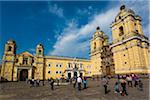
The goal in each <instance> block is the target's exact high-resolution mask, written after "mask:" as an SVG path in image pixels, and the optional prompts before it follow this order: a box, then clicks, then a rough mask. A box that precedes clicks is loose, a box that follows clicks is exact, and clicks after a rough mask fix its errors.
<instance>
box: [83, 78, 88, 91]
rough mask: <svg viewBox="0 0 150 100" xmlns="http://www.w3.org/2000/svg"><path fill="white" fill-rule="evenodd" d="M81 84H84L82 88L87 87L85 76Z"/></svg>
mask: <svg viewBox="0 0 150 100" xmlns="http://www.w3.org/2000/svg"><path fill="white" fill-rule="evenodd" d="M83 85H84V89H86V88H87V79H86V77H84V79H83Z"/></svg>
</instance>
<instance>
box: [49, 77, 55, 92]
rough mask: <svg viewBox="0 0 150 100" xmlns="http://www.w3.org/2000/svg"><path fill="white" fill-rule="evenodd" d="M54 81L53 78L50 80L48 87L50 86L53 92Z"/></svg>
mask: <svg viewBox="0 0 150 100" xmlns="http://www.w3.org/2000/svg"><path fill="white" fill-rule="evenodd" d="M54 82H55V81H54V79H53V78H51V79H50V86H51V90H54Z"/></svg>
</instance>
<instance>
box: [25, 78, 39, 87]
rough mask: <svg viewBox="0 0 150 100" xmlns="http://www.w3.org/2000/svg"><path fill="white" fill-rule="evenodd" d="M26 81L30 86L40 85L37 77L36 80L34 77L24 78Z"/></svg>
mask: <svg viewBox="0 0 150 100" xmlns="http://www.w3.org/2000/svg"><path fill="white" fill-rule="evenodd" d="M26 83H27V84H30V87H35V86H36V87H38V86H40V80H39V79H37V80H35V79H31V80H28V79H26Z"/></svg>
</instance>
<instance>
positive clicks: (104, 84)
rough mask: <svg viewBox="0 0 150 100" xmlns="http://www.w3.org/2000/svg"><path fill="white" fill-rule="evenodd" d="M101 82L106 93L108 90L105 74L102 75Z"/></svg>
mask: <svg viewBox="0 0 150 100" xmlns="http://www.w3.org/2000/svg"><path fill="white" fill-rule="evenodd" d="M102 84H103V86H104V90H105V94H107V93H108V91H107V86H108V79H107V78H106V76H104V77H103V78H102Z"/></svg>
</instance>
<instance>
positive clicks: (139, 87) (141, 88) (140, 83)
mask: <svg viewBox="0 0 150 100" xmlns="http://www.w3.org/2000/svg"><path fill="white" fill-rule="evenodd" d="M138 89H139V90H140V91H143V83H142V81H141V80H139V83H138Z"/></svg>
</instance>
